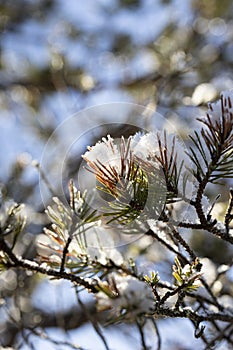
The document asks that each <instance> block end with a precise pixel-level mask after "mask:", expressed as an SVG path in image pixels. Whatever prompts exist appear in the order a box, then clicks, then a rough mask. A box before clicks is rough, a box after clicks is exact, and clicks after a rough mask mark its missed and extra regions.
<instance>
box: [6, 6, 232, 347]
mask: <svg viewBox="0 0 233 350" xmlns="http://www.w3.org/2000/svg"><path fill="white" fill-rule="evenodd" d="M0 29H1V30H0V186H1V200H2V202H4V201H7V200H14V201H16V202H24V203H26V208H25V213H26V214H27V215H28V216H29V220H28V226H27V228H26V230H25V232H24V235H23V239H22V243H21V245H20V247H18V250H19V253H21V254H24V256H26V257H32V256H34V254H35V249H34V246H33V244H32V242H33V240H34V237H35V234H38V233H40V232H41V230H42V226H43V225H45V224H46V223H47V221H46V220H47V219H46V218H45V217H44V214H43V210H44V206H45V205H47V204H49V200H50V199H49V197H48V196H47V197H46V196H45V197H43V198H41V195H40V186H39V173H38V169H36V167H35V166H33V164H32V161H33V160H34V159H37V160H38V161H40V159H41V157H43V152H44V150H45V148H46V144H47V142H48V141H49V140H51V135H53V143H52V146H51V147H53V148H56V147H58V148H57V149H59V145H63V142H66V141H67V140H68V142H70V141H69V140H70V138H71V134H69V132H70V133H71V132H73V133H74V130H73V131H72V130H70V129H69V128H68V129H66V128H61V129H59V126H61V125H66V124H62V123H66V120H68V119H69V118H70V117H71V116H72V115H74V114H75V115H76V119H75V120H76V128H77V129H75V132H77V135H84V136H82V138H81V142H80V143H78V144H77V147H74V150H73V151H72V152H70V154H69V155H68V156H67V159H66V164H65V167H64V169H63V170H64V172H63V179H62V180H63V182H64V184H67V182H68V179H69V178H71V177H73V178H75V177H76V175H77V171H78V169H79V166H80V155H81V154H83V153H84V152H85V149H86V146H87V145H91V144H95V142H96V141H97V140H99V139H100V138H101V137H102V136H106V134H107V133H110V134H111V135H112V136H114V137H120V136H121V135H122V134H123V135H124V136H126V137H127V136H129V135H130V134H132V133H134V132H135V131H137V130H139V129H140V128H141V129H147V130H148V129H151V127H152V126H153V125H154V123H155V120H154V119H156V114H153V113H154V112H155V111H156V112H157V113H160V114H161V115H162V116H163V118H164V120H168V121H169V122H170V123H171V124H172V125H174V126H175V128H176V129H177V130H178V132H179V133H180V134H181V136H182V138H183V139H186V137H187V135H188V132H189V131H190V130H191V131H192V130H193V129H194V128H196V127H198V126H197V125H196V122H195V117H198V116H200V115H204V113H205V111H206V104H207V102H208V101H213V100H215V99H218V98H219V93H220V92H221V91H222V90H227V89H231V88H233V3H232V1H230V0H222V1H221V2H220V1H218V0H206V1H201V0H161V1H160V0H85V1H78V0H69V1H62V0H17V1H14V0H0ZM114 103H115V105H114ZM122 103H123V104H124V106H127V105H128V104H130V103H133V104H134V105H135V104H137V105H140V106H141V107H140V108H139V110H143V108H149V109H150V111H152V112H151V113H149V116H148V114H147V113H145V114H143V113H142V114H140V113H138V115H137V116H135V115H133V116H132V114H131V113H129V111H128V110H127V113H126V112H125V109H124V108H123V109H121V108H119V105H120V104H122ZM106 104H107V106H108V108H104V110H103V111H102V113H101V110H100V111H99V112H98V113H96V114H95V115H94V114H92V109H90V110H89V111H90V112H88V113H82V111H83V110H86V109H87V108H93V106H96V105H98V106H99V105H101V106H102V105H105V106H106ZM116 105H117V106H118V107H117V108H116V109H115V108H114V106H116ZM97 110H98V108H97ZM94 111H96V109H94ZM93 113H94V112H93ZM92 118H93V119H92ZM113 123H116V125H114V124H113ZM126 124H127V126H126ZM155 124H156V123H155ZM97 125H104V126H103V127H102V126H101V128H98V127H96V126H97ZM109 125H111V127H109ZM92 127H96V128H94V129H92ZM57 128H58V129H59V130H60V131H61V132H60V133H56V130H58V129H57ZM90 129H91V131H89V130H90ZM54 131H55V134H53V133H54ZM72 135H73V134H72ZM72 137H73V136H72ZM46 164H47V166H48V165H49V168H48V169H49V171H48V169H47V168H46V175H47V176H48V177H49V172H50V171H51V174H55V177H56V169H57V168H58V167H59V165H60V163H59V154H58V157H54V154H53V152H46ZM50 181H51V182H52V183H53V185H54V192H55V193H56V181H55V182H54V178H51V179H50ZM221 192H224V191H223V188H221ZM216 194H217V193H213V197H215V195H216ZM226 200H227V186H226V193H223V195H222V199H221V201H222V202H221V203H220V204H218V212H217V214H216V215H219V217H221V214H222V213H223V209H224V205H225V201H226ZM197 237H198V238H197ZM205 239H206V238H205V237H203V235H201V234H200V233H197V236H196V237H195V240H194V239H193V242H192V244H193V247H194V248H195V249H196V251H197V252H198V254H199V255H200V256H203V257H207V258H211V259H213V260H214V262H215V263H216V264H218V263H224V262H225V261H227V260H228V258H229V254H230V252H228V248H226V247H225V245H224V244H223V243H221V242H219V241H217V240H215V239H212V238H211V239H210V237H209V236H208V239H209V241H208V242H209V243H208V245H206V244H204V243H203V242H205ZM207 246H208V249H207ZM223 249H224V256H223V254H222V251H223ZM0 280H1V283H0V292H1V300H2V303H3V304H4V305H3V306H2V308H1V313H2V317H1V321H0V339H1V340H0V344H1V345H8V346H13V347H14V346H16V345H17V346H18V348H21V349H24V350H26V349H28V348H30V346H31V347H33V346H34V348H35V349H40V348H41V346H42V347H43V346H45V343H46V349H50V348H51V349H55V348H57V347H56V345H54V344H53V343H51V342H49V341H48V342H47V341H46V337H45V339H44V340H42V339H40V340H38V338H37V337H36V332H34V333H35V334H34V335H33V336H30V337H29V336H28V333H27V329H31V328H33V325H35V324H40V325H41V328H43V329H46V331H47V332H48V333H47V334H48V335H49V337H50V336H51V337H52V338H54V339H58V340H60V341H61V342H62V341H64V334H65V333H64V332H65V329H66V328H67V331H68V333H66V334H68V336H69V338H70V339H71V340H74V339H76V342H78V343H79V344H80V345H82V346H83V347H84V348H88V347H89V348H91V349H94V348H95V349H97V350H98V349H99V350H101V349H104V346H103V344H102V342H101V339H100V338H99V337H97V335H96V334H95V332H94V330H93V328H92V326H91V325H90V322H87V317H86V318H85V317H84V316H83V317H81V316H80V320H79V319H78V316H77V314H78V312H77V313H76V314H74V312H73V310H72V307H73V305H75V304H77V303H76V301H77V300H76V296H75V293H74V292H73V289H72V288H70V285H69V284H68V288H67V283H60V282H59V283H58V282H55V283H49V282H48V281H47V280H44V279H40V278H38V277H33V278H32V277H30V278H27V276H25V274H24V273H22V275H21V274H18V275H17V274H16V273H15V272H14V271H8V272H4V273H3V274H1V276H0ZM48 295H49V296H50V297H49V301H48V298H47V297H46V296H48ZM84 298H85V302H86V303H87V305H88V307H90V309H91V308H93V303H92V301H89V299H88V298H87V297H86V296H84ZM9 310H10V312H9ZM58 310H59V312H60V314H59V315H58V316H57V311H58ZM76 311H77V310H76ZM9 315H11V317H9ZM12 315H13V316H12ZM46 317H47V318H46ZM22 320H24V321H22ZM45 320H47V321H45ZM64 320H65V321H64ZM66 320H72V322H70V323H69V324H68V323H67V322H66ZM25 324H26V326H25ZM131 327H133V326H129V327H128V328H127V329H126V328H125V329H124V328H123V327H121V326H120V325H119V326H116V327H112V329H111V328H110V330H109V329H108V330H107V331H106V332H107V336H108V337H109V338H110V339H111V341H110V344H114V342H116V338H117V343H116V344H117V346H115V348H118V347H119V348H121V349H130V345H129V344H134V347H133V348H134V349H140V344H138V338H137V334H136V333H134V332H132V329H131ZM171 327H173V328H174V330H175V332H176V333H175V334H176V337H175V340H174V337H173V336H172V334H171V333H170V334H168V333H169V332H170V328H171ZM183 327H186V328H185V329H186V330H187V332H190V334H192V328H191V325H190V327H189V325H186V324H185V325H184V322H183V321H176V323H175V322H172V321H165V320H162V321H161V331H162V333H163V335H164V337H165V338H164V339H165V340H164V344H163V346H164V347H163V348H162V349H163V350H164V349H170V348H171V344H172V348H173V349H193V348H194V347H193V346H194V345H195V346H197V345H198V341H197V340H196V341H195V343H194V345H193V344H191V345H190V339H187V336H186V337H184V332H179V329H181V328H182V329H183ZM74 329H76V333H75V332H74ZM168 329H169V332H168ZM90 334H91V337H92V338H91V339H90ZM119 334H120V336H119ZM187 334H188V333H187ZM66 337H67V335H66ZM95 337H96V338H95ZM35 339H37V340H35ZM65 339H67V338H65ZM77 339H78V340H77ZM99 339H100V340H99ZM1 342H2V343H1ZM35 342H37V343H36V344H37V345H35ZM61 344H62V343H61ZM61 344H60V345H59V346H60V347H59V349H63V348H64V349H65V348H66V346H65V345H64V344H63V345H61ZM94 344H95V346H94ZM137 344H138V345H137ZM93 346H94V347H93ZM112 346H113V345H112ZM137 346H138V347H137ZM153 346H154V347H153ZM113 348H114V347H113ZM152 348H153V349H154V348H156V347H155V345H152ZM219 349H220V348H219Z"/></svg>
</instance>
